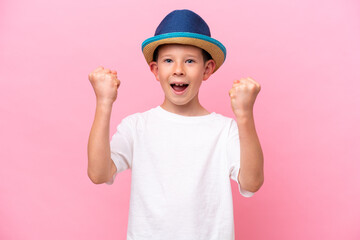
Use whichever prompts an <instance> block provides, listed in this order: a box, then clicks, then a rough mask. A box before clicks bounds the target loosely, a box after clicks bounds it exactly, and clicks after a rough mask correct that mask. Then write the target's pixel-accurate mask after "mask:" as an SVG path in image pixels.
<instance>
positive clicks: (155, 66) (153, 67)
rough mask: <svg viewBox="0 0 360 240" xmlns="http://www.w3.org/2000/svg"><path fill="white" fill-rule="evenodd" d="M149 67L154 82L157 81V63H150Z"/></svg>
mask: <svg viewBox="0 0 360 240" xmlns="http://www.w3.org/2000/svg"><path fill="white" fill-rule="evenodd" d="M149 66H150V71H151V72H152V73H153V74H154V76H155V78H156V80H157V81H159V74H158V72H159V67H158V65H157V62H154V61H152V62H150V63H149Z"/></svg>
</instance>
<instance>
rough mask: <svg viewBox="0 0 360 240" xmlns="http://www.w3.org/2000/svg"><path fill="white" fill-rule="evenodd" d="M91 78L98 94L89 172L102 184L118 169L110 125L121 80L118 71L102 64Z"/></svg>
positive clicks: (93, 180)
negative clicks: (114, 156) (105, 67)
mask: <svg viewBox="0 0 360 240" xmlns="http://www.w3.org/2000/svg"><path fill="white" fill-rule="evenodd" d="M89 80H90V82H91V84H92V86H93V88H94V91H95V94H96V111H95V119H94V122H93V125H92V128H91V131H90V136H89V141H88V170H87V173H88V176H89V178H90V179H91V181H92V182H93V183H95V184H100V183H105V182H107V181H108V180H110V178H111V177H112V176H113V174H114V173H115V171H116V166H115V164H114V162H113V161H112V160H111V150H110V141H109V125H110V116H111V110H112V104H113V102H114V101H115V100H116V97H117V89H118V87H119V86H120V81H119V80H118V79H117V76H116V71H110V70H109V69H104V68H103V67H101V66H100V67H98V68H97V69H95V70H94V71H93V72H91V73H90V74H89Z"/></svg>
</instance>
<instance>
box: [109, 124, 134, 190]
mask: <svg viewBox="0 0 360 240" xmlns="http://www.w3.org/2000/svg"><path fill="white" fill-rule="evenodd" d="M131 126H133V123H132V119H131V118H129V117H126V118H124V119H123V120H122V121H121V123H120V124H119V125H117V127H116V132H115V134H114V135H113V136H112V138H111V141H110V150H111V159H112V161H113V162H114V164H115V166H116V169H117V171H116V172H115V173H114V175H113V177H112V178H111V179H110V180H109V181H108V182H106V184H108V185H111V184H113V183H114V180H115V177H116V175H117V174H118V173H120V172H122V171H125V170H127V169H131V164H132V152H133V137H132V136H133V128H132V127H131Z"/></svg>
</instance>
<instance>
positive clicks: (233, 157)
mask: <svg viewBox="0 0 360 240" xmlns="http://www.w3.org/2000/svg"><path fill="white" fill-rule="evenodd" d="M226 147H227V149H226V151H227V159H228V165H229V172H230V178H231V179H232V180H234V181H235V182H237V185H238V188H239V192H240V194H241V195H242V196H244V197H251V196H253V195H254V193H253V192H249V191H246V190H245V189H243V188H242V187H241V185H240V182H239V179H238V175H239V172H240V140H239V132H238V127H237V124H236V121H235V120H234V119H231V123H230V129H229V136H228V142H227V144H226Z"/></svg>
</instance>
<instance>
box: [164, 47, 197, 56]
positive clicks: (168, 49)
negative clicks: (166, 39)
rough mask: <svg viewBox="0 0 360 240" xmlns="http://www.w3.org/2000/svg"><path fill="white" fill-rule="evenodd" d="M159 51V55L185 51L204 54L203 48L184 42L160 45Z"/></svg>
mask: <svg viewBox="0 0 360 240" xmlns="http://www.w3.org/2000/svg"><path fill="white" fill-rule="evenodd" d="M158 51H159V55H164V54H176V53H183V54H192V55H199V56H201V54H202V50H201V49H200V48H198V47H194V46H191V45H183V44H166V45H160V46H159V48H158Z"/></svg>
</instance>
